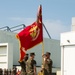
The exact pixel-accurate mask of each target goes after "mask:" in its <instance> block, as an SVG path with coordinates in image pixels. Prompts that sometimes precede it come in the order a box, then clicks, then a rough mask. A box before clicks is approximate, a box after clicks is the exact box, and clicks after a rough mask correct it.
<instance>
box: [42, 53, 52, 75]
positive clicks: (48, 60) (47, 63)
mask: <svg viewBox="0 0 75 75" xmlns="http://www.w3.org/2000/svg"><path fill="white" fill-rule="evenodd" d="M50 55H51V53H50V52H46V57H45V60H44V62H43V66H44V69H45V70H46V71H47V72H48V74H47V75H51V74H52V64H53V62H52V60H51V58H50Z"/></svg>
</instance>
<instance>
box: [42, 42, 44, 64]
mask: <svg viewBox="0 0 75 75" xmlns="http://www.w3.org/2000/svg"><path fill="white" fill-rule="evenodd" d="M43 55H44V42H42V64H43V62H44V60H43Z"/></svg>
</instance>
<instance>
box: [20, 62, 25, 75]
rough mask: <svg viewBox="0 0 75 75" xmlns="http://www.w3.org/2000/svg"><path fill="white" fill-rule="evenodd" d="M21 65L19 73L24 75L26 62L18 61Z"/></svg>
mask: <svg viewBox="0 0 75 75" xmlns="http://www.w3.org/2000/svg"><path fill="white" fill-rule="evenodd" d="M20 65H21V74H20V75H26V64H25V62H24V61H22V62H20Z"/></svg>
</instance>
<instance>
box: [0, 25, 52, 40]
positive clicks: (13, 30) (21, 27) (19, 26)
mask: <svg viewBox="0 0 75 75" xmlns="http://www.w3.org/2000/svg"><path fill="white" fill-rule="evenodd" d="M25 27H26V25H25V24H20V25H17V26H14V27H11V28H10V27H8V26H5V27H1V28H0V30H4V31H9V32H18V31H19V30H22V29H24V28H25ZM43 27H44V29H45V31H46V33H47V35H48V37H49V38H50V39H51V36H50V34H49V32H48V30H47V28H46V26H45V25H44V24H43Z"/></svg>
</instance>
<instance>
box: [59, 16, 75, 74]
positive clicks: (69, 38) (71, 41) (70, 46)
mask: <svg viewBox="0 0 75 75" xmlns="http://www.w3.org/2000/svg"><path fill="white" fill-rule="evenodd" d="M60 45H61V75H75V17H73V18H72V29H71V31H70V32H66V33H61V41H60Z"/></svg>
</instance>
